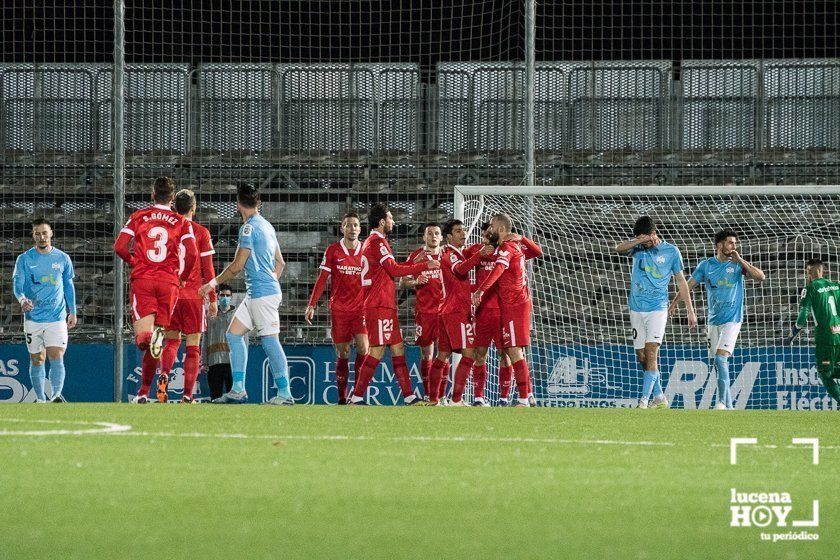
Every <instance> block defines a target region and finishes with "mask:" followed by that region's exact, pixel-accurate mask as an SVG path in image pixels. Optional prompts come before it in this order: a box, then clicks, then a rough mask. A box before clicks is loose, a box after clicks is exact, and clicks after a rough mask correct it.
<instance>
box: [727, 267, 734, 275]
mask: <svg viewBox="0 0 840 560" xmlns="http://www.w3.org/2000/svg"><path fill="white" fill-rule="evenodd" d="M726 272H728V273H729V274H732V273H733V272H735V267H734V266H727V267H726Z"/></svg>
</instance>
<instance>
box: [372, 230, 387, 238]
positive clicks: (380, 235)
mask: <svg viewBox="0 0 840 560" xmlns="http://www.w3.org/2000/svg"><path fill="white" fill-rule="evenodd" d="M370 234H371V235H372V236H373V235H378V236H379V237H381V238H382V239H385V234H384V233H380V231H379V230H378V229H372V230H370Z"/></svg>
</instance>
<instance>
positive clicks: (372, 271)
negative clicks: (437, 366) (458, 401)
mask: <svg viewBox="0 0 840 560" xmlns="http://www.w3.org/2000/svg"><path fill="white" fill-rule="evenodd" d="M368 222H369V223H370V235H369V236H368V238H367V239H365V242H364V244H363V245H362V275H361V281H362V288H363V289H364V293H365V322H366V323H367V327H368V337H369V339H370V350H369V352H368V355H367V358H365V361H364V362H363V363H362V367H361V368H360V370H359V371H357V372H356V385H355V386H354V387H353V396H352V397H351V398H350V404H365V400H364V395H365V393H366V391H367V388H368V385H369V384H370V381H371V379H373V374H374V372H375V371H376V367H377V366H378V365H379V361H380V360H381V359H382V356H383V354H385V348H386V347H390V348H391V363H392V364H393V366H394V374H395V375H396V376H397V381H398V382H399V384H400V391H401V392H402V395H403V400H404V402H405V404H408V405H413V404H418V403H422V402H423V399H421V398H419V397H417V395H415V394H414V390H413V389H412V387H411V378H410V376H409V373H408V366H407V365H406V363H405V345H404V344H403V341H402V333H401V332H400V323H399V320H398V318H397V294H396V285H395V284H394V278H399V277H402V276H409V275H410V276H416V275H418V274H420V273H421V272H422V271H423V270H426V269H429V270H434V269H439V268H440V262H438V261H436V260H428V259H425V258H424V259H422V260H421V261H420V262H419V263H414V264H412V265H404V264H397V263H396V260H395V259H394V255H393V253H392V252H391V246H390V245H389V244H388V239H387V238H386V237H385V235H386V234H388V233H390V232H391V230H393V229H394V218H393V216H391V212H390V211H389V210H388V207H387V206H385V205H384V204H374V205H373V206H372V207H371V209H370V212H369V213H368Z"/></svg>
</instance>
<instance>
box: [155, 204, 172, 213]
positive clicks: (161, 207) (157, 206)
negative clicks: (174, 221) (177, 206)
mask: <svg viewBox="0 0 840 560" xmlns="http://www.w3.org/2000/svg"><path fill="white" fill-rule="evenodd" d="M152 208H160V209H161V210H169V211H170V212H172V207H170V206H164V205H163V204H155V205H153V206H152Z"/></svg>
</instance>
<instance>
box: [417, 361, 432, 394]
mask: <svg viewBox="0 0 840 560" xmlns="http://www.w3.org/2000/svg"><path fill="white" fill-rule="evenodd" d="M433 363H434V362H433V361H432V360H420V378H421V379H422V380H423V394H424V395H426V396H427V397H430V398H431V396H430V395H429V390H430V389H431V385H429V376H430V375H431V373H432V364H433Z"/></svg>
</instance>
